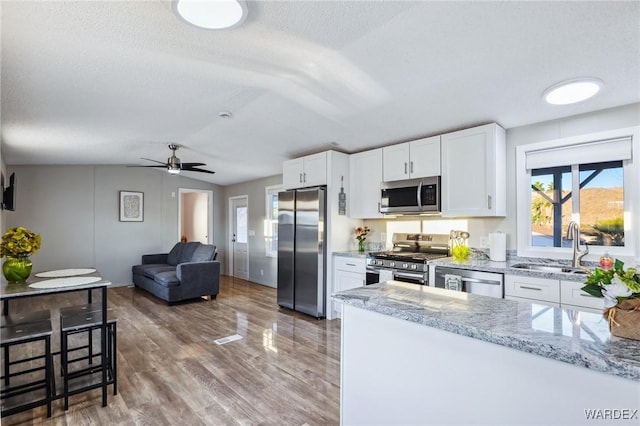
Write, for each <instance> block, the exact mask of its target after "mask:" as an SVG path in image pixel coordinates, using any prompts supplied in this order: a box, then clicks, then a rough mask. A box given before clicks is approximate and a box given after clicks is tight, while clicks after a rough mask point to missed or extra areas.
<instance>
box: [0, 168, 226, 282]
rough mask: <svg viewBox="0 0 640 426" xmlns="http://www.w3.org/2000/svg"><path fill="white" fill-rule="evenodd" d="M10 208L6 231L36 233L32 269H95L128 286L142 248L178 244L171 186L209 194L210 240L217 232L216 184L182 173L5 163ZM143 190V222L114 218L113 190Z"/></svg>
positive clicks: (162, 250) (219, 192)
mask: <svg viewBox="0 0 640 426" xmlns="http://www.w3.org/2000/svg"><path fill="white" fill-rule="evenodd" d="M7 172H8V173H12V172H15V173H16V180H17V182H18V183H17V206H16V211H14V212H4V213H5V221H6V228H11V227H14V226H25V227H27V228H29V229H30V230H32V231H34V232H38V233H40V234H41V235H42V248H41V249H40V251H39V252H38V253H36V254H35V255H34V256H33V257H32V260H33V263H34V272H37V271H42V270H49V269H58V268H70V267H82V266H95V267H96V268H98V270H99V271H100V272H101V273H102V274H103V276H104V277H105V278H107V279H108V280H110V281H111V282H113V283H114V284H126V283H131V266H132V265H136V264H139V263H140V256H141V255H142V254H147V253H166V252H167V251H169V250H170V249H171V247H173V245H174V244H175V243H176V241H177V235H178V188H179V187H182V188H194V189H209V190H213V193H214V211H213V212H212V213H213V219H214V244H216V243H217V240H218V238H224V234H222V233H219V232H216V230H219V229H221V228H222V221H223V220H224V217H223V214H222V213H221V212H220V209H221V208H222V207H223V203H222V201H221V195H222V189H221V188H220V187H219V186H217V185H213V184H210V183H207V182H201V181H197V180H194V179H189V178H186V177H183V176H170V175H169V174H167V173H163V172H162V171H157V170H148V169H142V168H128V167H123V166H9V167H8V168H7ZM120 190H129V191H141V192H143V193H144V221H143V222H120V221H119V210H118V203H119V191H120Z"/></svg>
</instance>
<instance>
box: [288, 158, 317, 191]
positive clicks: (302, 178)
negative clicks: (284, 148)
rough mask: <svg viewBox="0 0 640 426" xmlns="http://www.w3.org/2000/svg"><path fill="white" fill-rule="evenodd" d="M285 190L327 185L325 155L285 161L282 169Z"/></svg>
mask: <svg viewBox="0 0 640 426" xmlns="http://www.w3.org/2000/svg"><path fill="white" fill-rule="evenodd" d="M282 183H283V185H284V188H285V189H294V188H305V187H309V186H318V185H326V184H327V153H326V152H321V153H319V154H313V155H307V156H306V157H302V158H296V159H294V160H288V161H285V162H284V164H283V168H282Z"/></svg>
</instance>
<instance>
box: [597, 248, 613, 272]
mask: <svg viewBox="0 0 640 426" xmlns="http://www.w3.org/2000/svg"><path fill="white" fill-rule="evenodd" d="M600 267H601V268H602V269H611V268H612V267H613V258H612V257H611V256H609V253H607V252H606V251H605V252H604V254H603V255H602V256H601V257H600Z"/></svg>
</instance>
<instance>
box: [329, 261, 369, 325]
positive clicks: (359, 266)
mask: <svg viewBox="0 0 640 426" xmlns="http://www.w3.org/2000/svg"><path fill="white" fill-rule="evenodd" d="M366 283H367V260H366V259H365V258H360V257H345V256H334V257H333V292H334V293H336V292H339V291H343V290H349V289H350V288H357V287H362V286H364V285H365V284H366ZM333 305H334V306H333V307H334V310H335V311H336V312H337V314H338V316H340V311H341V309H340V306H339V302H336V301H333Z"/></svg>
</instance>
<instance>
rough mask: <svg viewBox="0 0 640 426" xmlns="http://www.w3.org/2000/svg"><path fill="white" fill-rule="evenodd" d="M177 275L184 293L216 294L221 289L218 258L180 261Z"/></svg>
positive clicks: (196, 295) (192, 294)
mask: <svg viewBox="0 0 640 426" xmlns="http://www.w3.org/2000/svg"><path fill="white" fill-rule="evenodd" d="M176 276H177V278H178V280H179V281H180V286H181V287H182V292H183V294H184V295H188V296H191V297H199V296H204V295H216V294H218V292H219V290H220V262H218V261H217V260H211V261H205V262H186V263H179V264H178V266H177V268H176Z"/></svg>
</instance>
